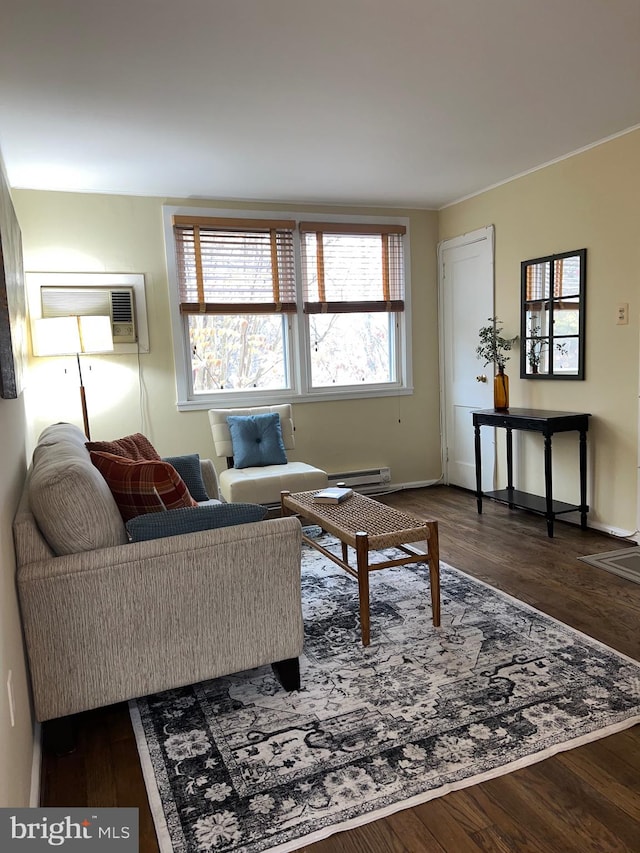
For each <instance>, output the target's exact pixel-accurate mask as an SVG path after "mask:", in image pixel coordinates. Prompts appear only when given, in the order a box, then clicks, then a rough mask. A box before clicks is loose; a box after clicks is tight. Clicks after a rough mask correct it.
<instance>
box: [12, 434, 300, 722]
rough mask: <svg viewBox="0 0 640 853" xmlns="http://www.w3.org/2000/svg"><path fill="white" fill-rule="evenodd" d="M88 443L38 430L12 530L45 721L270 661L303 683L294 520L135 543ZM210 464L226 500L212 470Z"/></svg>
mask: <svg viewBox="0 0 640 853" xmlns="http://www.w3.org/2000/svg"><path fill="white" fill-rule="evenodd" d="M85 441H86V438H85V436H84V434H83V433H82V432H81V431H80V430H79V429H78V428H77V427H75V426H72V425H70V424H55V425H53V426H51V427H48V428H47V429H46V430H45V431H44V432H43V433H42V435H41V436H40V439H39V442H38V446H37V447H36V449H35V451H34V455H33V462H32V465H31V467H30V470H29V473H28V477H27V482H26V484H25V489H24V493H23V495H22V500H21V502H20V506H19V509H18V512H17V515H16V518H15V521H14V540H15V549H16V561H17V585H18V594H19V599H20V607H21V613H22V620H23V627H24V636H25V640H26V647H27V653H28V659H29V668H30V673H31V683H32V687H33V698H34V705H35V715H36V718H37V719H38V720H39V721H44V720H50V719H54V718H58V717H63V716H66V715H69V714H74V713H76V712H79V711H84V710H88V709H90V708H96V707H100V706H102V705H109V704H112V703H114V702H119V701H123V700H127V699H130V698H133V697H136V696H143V695H146V694H148V693H154V692H157V691H160V690H167V689H170V688H175V687H179V686H182V685H185V684H192V683H195V682H198V681H202V680H205V679H208V678H213V677H217V676H220V675H226V674H229V673H233V672H238V671H241V670H245V669H251V668H253V667H257V666H261V665H264V664H269V663H273V664H274V665H275V668H276V670H277V671H278V672H279V674H280V675H281V676H282V675H284V678H283V683H285V680H286V679H287V678H288V679H289V680H290V683H288V684H285V686H287V687H295V686H296V683H295V679H296V675H297V674H298V673H297V656H298V655H299V654H300V652H301V650H302V639H303V623H302V612H301V599H300V548H301V528H300V523H299V521H298V520H297V519H293V518H277V519H273V520H268V521H260V522H254V523H250V524H240V525H235V526H230V527H221V528H217V529H213V530H205V531H202V532H198V533H188V534H181V535H177V536H171V537H166V538H161V539H153V540H150V541H144V542H129V541H128V538H127V534H126V530H125V526H124V523H123V521H122V518H121V516H120V513H119V511H118V508H117V506H116V503H115V501H114V499H113V496H112V495H111V492H110V491H109V488H108V486H107V484H106V482H105V480H104V479H103V478H102V476H101V474H100V473H99V472H98V470H97V469H96V468H95V467H94V466H93V465H92V463H91V459H90V456H89V453H88V451H87V449H86V448H85V446H84V443H85ZM201 465H202V473H203V479H204V482H205V485H206V487H207V491H208V493H209V496H210V497H214V498H217V484H216V476H215V470H214V468H213V465H212V463H211V462H210V461H209V460H201Z"/></svg>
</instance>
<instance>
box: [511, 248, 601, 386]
mask: <svg viewBox="0 0 640 853" xmlns="http://www.w3.org/2000/svg"><path fill="white" fill-rule="evenodd" d="M586 252H587V250H586V249H577V250H575V251H573V252H563V253H562V254H557V255H549V256H547V257H544V258H534V259H532V260H529V261H523V262H522V264H521V292H522V311H521V338H520V340H521V343H522V346H521V351H520V376H521V378H523V379H584V306H585V284H586Z"/></svg>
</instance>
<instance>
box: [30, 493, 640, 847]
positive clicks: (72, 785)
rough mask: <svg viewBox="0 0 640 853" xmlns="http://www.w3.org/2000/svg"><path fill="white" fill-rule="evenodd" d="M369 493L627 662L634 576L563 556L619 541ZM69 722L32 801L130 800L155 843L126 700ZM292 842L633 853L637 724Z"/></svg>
mask: <svg viewBox="0 0 640 853" xmlns="http://www.w3.org/2000/svg"><path fill="white" fill-rule="evenodd" d="M383 501H384V502H385V503H388V504H389V505H390V506H396V507H398V508H402V509H404V510H407V511H410V512H413V513H415V514H417V515H419V516H422V517H432V518H436V519H437V520H438V522H439V529H440V556H441V559H442V560H444V561H446V562H448V563H450V564H451V565H453V566H456V567H457V568H459V569H462V570H463V571H466V572H468V573H469V574H471V575H473V576H475V577H477V578H480V579H481V580H483V581H485V582H487V583H489V584H491V585H492V586H495V587H497V588H499V589H502V590H504V591H505V592H507V593H509V594H511V595H513V596H515V597H516V598H519V599H521V600H522V601H526V602H528V603H529V604H531V605H532V606H534V607H537V608H538V609H539V610H542V611H544V612H545V613H548V614H550V615H551V616H554V617H555V618H556V619H559V620H560V621H562V622H565V623H566V624H568V625H572V626H573V627H574V628H577V629H579V630H580V631H583V632H584V633H585V634H588V635H589V636H591V637H595V638H597V639H598V640H600V641H602V642H603V643H606V644H607V645H609V646H612V647H613V648H615V649H618V650H619V651H621V652H624V653H625V654H627V655H630V656H631V657H633V658H636V659H640V584H635V583H632V582H631V581H626V580H623V579H622V578H618V577H616V576H615V575H612V574H610V573H608V572H605V571H602V570H599V569H596V568H592V567H591V566H588V565H587V564H586V563H582V562H580V561H579V560H577V559H576V558H577V557H579V556H584V555H586V554H593V553H597V552H601V551H612V550H615V549H617V548H622V547H624V546H625V545H626V544H628V543H625V542H623V541H621V540H619V539H614V538H612V537H608V536H605V535H604V534H601V533H597V532H595V531H592V530H587V531H582V530H580V528H579V527H577V526H574V525H570V524H567V523H562V522H560V523H557V524H556V530H555V537H554V538H553V539H549V538H548V537H547V535H546V524H545V521H544V519H543V518H541V517H539V516H535V515H531V514H528V513H524V512H519V511H510V510H509V509H508V508H507V507H505V506H502V505H500V504H496V503H492V502H491V501H486V502H485V504H484V507H483V509H484V511H483V515H482V516H478V515H477V513H476V505H475V498H474V496H473V495H472V494H470V493H468V492H465V491H462V490H459V489H454V488H449V487H445V486H437V487H433V488H430V489H416V490H413V491H406V492H398V493H395V494H392V495H388V496H386V497H385V498H384V499H383ZM630 547H632V546H630ZM354 593H355V586H354ZM372 630H373V631H375V626H372ZM76 724H77V737H78V745H77V748H76V750H75V752H73V753H71V754H69V755H66V756H63V757H56V756H55V755H53V754H52V753H51V752H50V751H49V750H48V749H47V747H46V744H45V748H44V751H43V755H44V758H43V782H42V803H41V804H42V805H43V806H89V805H91V806H96V807H99V806H137V807H138V808H139V810H140V851H141V853H152V851H157V850H158V846H157V842H156V837H155V832H154V828H153V823H152V820H151V815H150V813H149V808H148V804H147V796H146V792H145V787H144V782H143V779H142V773H141V769H140V764H139V761H138V754H137V750H136V745H135V740H134V737H133V732H132V729H131V724H130V721H129V716H128V711H127V706H126V705H125V704H122V705H114V706H111V707H109V708H104V709H99V710H96V711H91V712H87V713H85V714H79V715H78V716H77V718H76ZM47 728H48V724H45V725H44V727H43V731H44V734H45V738H46V734H47ZM302 849H303V851H304V853H401V851H409V852H410V853H421V851H429V853H436V852H437V853H441V852H442V851H446V853H480V851H485V853H487V851H495V853H514V851H516V853H572V851H575V853H590V852H591V851H593V853H595V851H597V853H609V851H611V853H613V852H614V851H615V853H624V851H630V852H631V853H638V852H639V851H640V726H635V727H634V728H632V729H628V730H627V731H624V732H621V733H619V734H615V735H612V736H610V737H607V738H604V739H602V740H599V741H596V742H594V743H591V744H587V745H586V746H582V747H580V748H578V749H574V750H571V751H569V752H565V753H561V754H559V755H557V756H554V757H553V758H549V759H547V760H545V761H542V762H540V763H538V764H534V765H532V766H530V767H527V768H525V769H523V770H518V771H516V772H514V773H510V774H508V775H506V776H501V777H499V778H497V779H493V780H491V781H488V782H483V783H482V784H481V785H476V786H474V787H471V788H466V789H464V790H462V791H457V792H454V793H451V794H448V795H446V796H444V797H441V798H439V799H437V800H433V801H431V802H429V803H425V804H423V805H421V806H417V807H416V808H413V809H407V810H404V811H401V812H397V813H396V814H394V815H392V816H390V817H387V818H385V819H383V820H379V821H376V822H374V823H370V824H366V825H365V826H362V827H360V828H357V829H354V830H351V831H349V832H344V833H339V834H337V835H334V836H331V837H330V838H328V839H326V840H325V841H322V842H319V843H317V844H313V845H310V846H307V847H305V848H302Z"/></svg>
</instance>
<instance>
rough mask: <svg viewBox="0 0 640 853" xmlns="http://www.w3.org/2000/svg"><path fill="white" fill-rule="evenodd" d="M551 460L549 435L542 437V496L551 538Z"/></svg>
mask: <svg viewBox="0 0 640 853" xmlns="http://www.w3.org/2000/svg"><path fill="white" fill-rule="evenodd" d="M552 470H553V468H552V462H551V436H550V435H545V437H544V497H545V503H546V510H547V513H546V515H547V533H548V535H549V537H550V538H553V483H552Z"/></svg>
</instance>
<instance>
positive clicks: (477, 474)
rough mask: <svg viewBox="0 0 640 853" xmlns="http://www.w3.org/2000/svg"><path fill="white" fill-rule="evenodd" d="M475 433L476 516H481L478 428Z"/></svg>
mask: <svg viewBox="0 0 640 853" xmlns="http://www.w3.org/2000/svg"><path fill="white" fill-rule="evenodd" d="M474 432H475V456H476V501H477V503H478V515H482V453H481V448H480V426H479V425H478V424H476V425H475V427H474Z"/></svg>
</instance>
